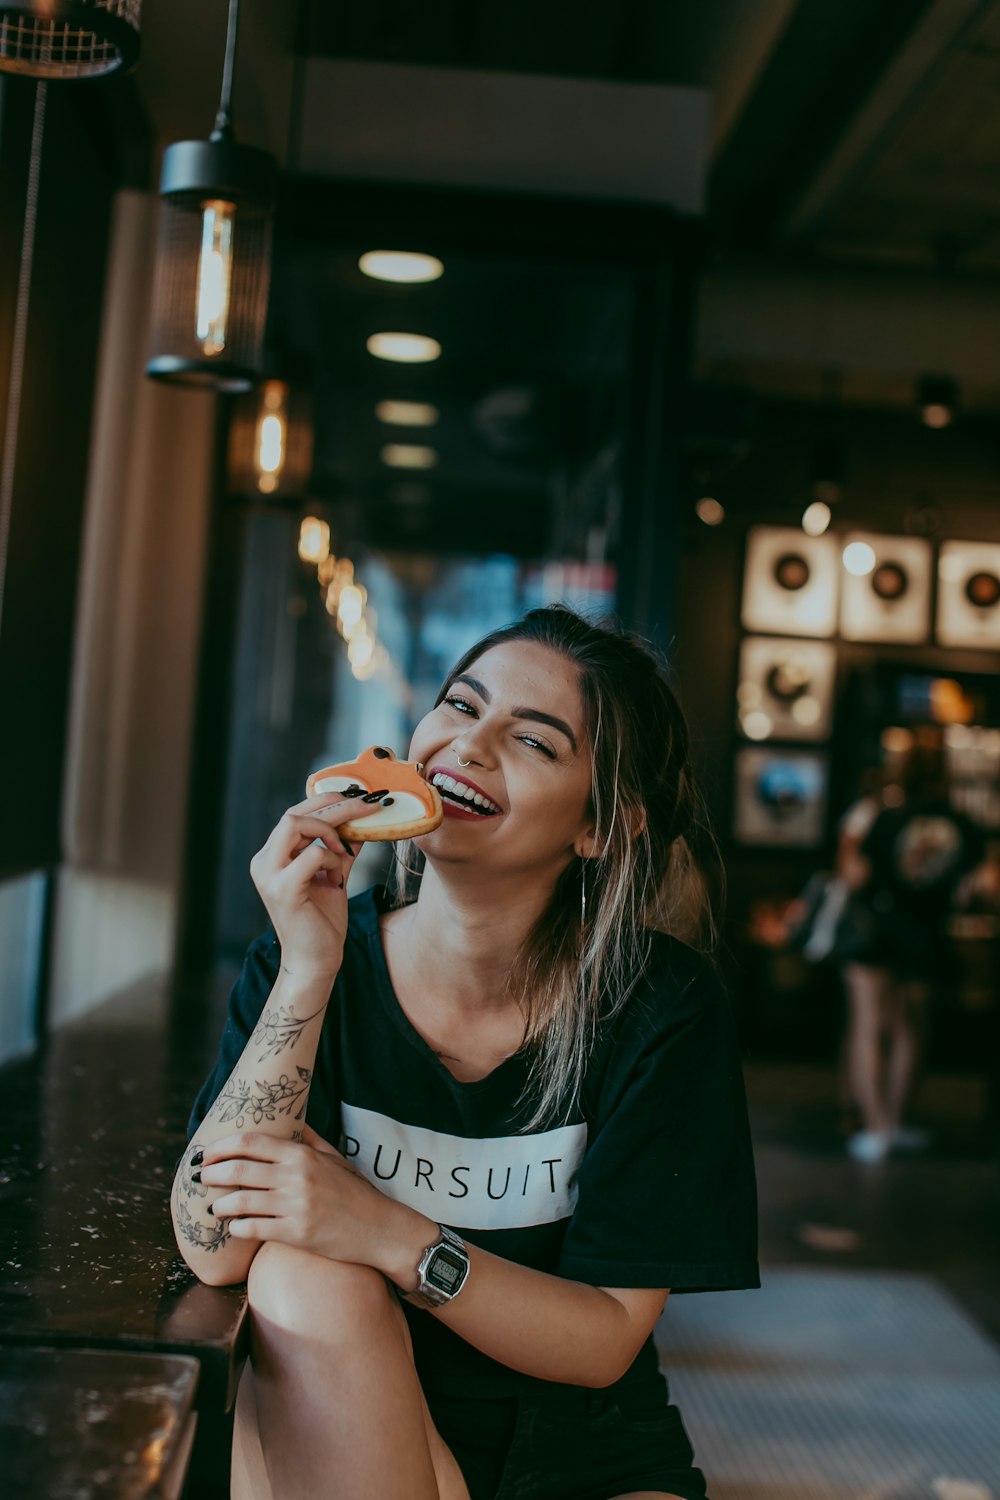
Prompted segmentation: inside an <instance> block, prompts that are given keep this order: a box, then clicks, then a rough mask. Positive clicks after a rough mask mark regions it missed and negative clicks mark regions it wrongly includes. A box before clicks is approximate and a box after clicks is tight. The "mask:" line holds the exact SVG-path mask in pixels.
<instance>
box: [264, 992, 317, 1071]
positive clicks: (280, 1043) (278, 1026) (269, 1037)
mask: <svg viewBox="0 0 1000 1500" xmlns="http://www.w3.org/2000/svg"><path fill="white" fill-rule="evenodd" d="M325 1010H326V1004H325V1003H324V1004H323V1005H321V1006H320V1008H319V1010H314V1011H313V1013H312V1015H311V1016H297V1015H295V1014H294V1012H293V1010H292V1007H291V1006H290V1005H279V1006H278V1013H277V1015H274V1014H273V1013H269V1012H267V1011H265V1012H264V1014H263V1015H262V1016H261V1018H260V1020H259V1021H258V1022H257V1027H256V1030H255V1031H254V1034H253V1041H254V1044H255V1045H256V1046H258V1047H263V1049H264V1050H263V1052H262V1053H261V1054H260V1056H259V1057H258V1059H257V1061H258V1062H263V1061H264V1059H265V1058H267V1057H277V1056H278V1053H279V1052H284V1050H285V1048H286V1047H294V1046H295V1043H296V1042H297V1041H298V1040H299V1038H300V1037H301V1035H302V1033H303V1031H304V1030H305V1028H306V1027H307V1026H308V1025H309V1022H310V1021H315V1019H316V1017H317V1016H321V1015H322V1014H323V1012H324V1011H325Z"/></svg>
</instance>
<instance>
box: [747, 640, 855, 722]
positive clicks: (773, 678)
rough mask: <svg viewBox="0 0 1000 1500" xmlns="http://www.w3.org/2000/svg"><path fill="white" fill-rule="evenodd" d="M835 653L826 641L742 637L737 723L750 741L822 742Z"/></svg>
mask: <svg viewBox="0 0 1000 1500" xmlns="http://www.w3.org/2000/svg"><path fill="white" fill-rule="evenodd" d="M836 667H837V654H836V651H835V649H834V647H833V645H832V644H831V643H830V642H829V641H800V640H790V639H788V638H787V637H782V636H770V635H748V636H746V637H744V640H743V644H742V646H741V647H740V681H739V687H738V689H737V694H736V697H737V719H738V722H739V726H740V729H741V731H742V732H743V734H745V735H746V736H747V738H748V739H752V740H825V739H829V737H830V733H831V727H832V722H833V685H834V676H835V673H836Z"/></svg>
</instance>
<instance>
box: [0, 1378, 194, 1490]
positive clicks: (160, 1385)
mask: <svg viewBox="0 0 1000 1500" xmlns="http://www.w3.org/2000/svg"><path fill="white" fill-rule="evenodd" d="M197 1384H198V1362H197V1360H194V1359H183V1358H178V1356H176V1355H169V1356H164V1355H158V1354H123V1353H112V1352H109V1351H107V1350H94V1349H31V1348H24V1349H0V1473H2V1475H3V1482H4V1485H5V1487H6V1489H7V1490H8V1492H9V1493H10V1494H12V1495H16V1496H29V1495H35V1496H39V1497H42V1496H44V1497H45V1500H91V1497H93V1500H98V1497H100V1500H144V1497H147V1496H161V1497H163V1500H176V1497H177V1496H179V1495H180V1493H181V1490H182V1488H183V1484H184V1473H185V1470H186V1468H187V1459H188V1454H189V1452H190V1444H191V1437H192V1432H193V1421H192V1416H191V1407H192V1401H193V1398H194V1393H195V1389H196V1387H197Z"/></svg>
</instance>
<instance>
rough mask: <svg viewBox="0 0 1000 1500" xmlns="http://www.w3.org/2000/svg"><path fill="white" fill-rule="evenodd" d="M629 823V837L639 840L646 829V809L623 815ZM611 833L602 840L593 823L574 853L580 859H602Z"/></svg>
mask: <svg viewBox="0 0 1000 1500" xmlns="http://www.w3.org/2000/svg"><path fill="white" fill-rule="evenodd" d="M622 815H623V816H624V818H625V819H626V821H627V823H628V831H629V837H630V838H631V839H637V838H638V837H639V835H640V834H641V833H642V832H643V830H644V829H645V827H646V822H647V818H646V809H645V808H644V807H633V808H631V809H630V810H629V811H628V812H623V814H622ZM610 838H611V835H610V833H609V834H608V835H607V836H606V837H604V838H601V837H600V836H599V835H598V832H597V828H596V826H595V825H594V824H593V823H591V824H590V825H589V826H588V827H587V828H584V829H583V830H582V832H581V833H580V835H579V837H578V838H577V840H576V842H575V843H574V845H573V852H574V853H575V854H576V855H577V857H578V858H579V859H600V857H601V855H602V854H603V853H604V852H605V850H606V849H607V847H608V843H609V841H610Z"/></svg>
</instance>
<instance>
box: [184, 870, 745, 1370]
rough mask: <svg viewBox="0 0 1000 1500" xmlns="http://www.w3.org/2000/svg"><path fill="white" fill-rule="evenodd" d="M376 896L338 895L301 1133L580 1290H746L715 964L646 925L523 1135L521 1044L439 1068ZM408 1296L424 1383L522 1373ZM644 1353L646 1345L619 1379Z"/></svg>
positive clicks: (198, 1109) (741, 1153)
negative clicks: (474, 1070)
mask: <svg viewBox="0 0 1000 1500" xmlns="http://www.w3.org/2000/svg"><path fill="white" fill-rule="evenodd" d="M384 909H385V906H384V895H383V893H382V892H381V891H379V890H374V891H366V892H365V893H364V894H363V895H360V896H356V897H354V898H353V899H352V901H351V903H350V921H349V927H348V935H347V942H346V945H345V950H344V961H343V964H342V966H341V970H340V973H339V975H338V977H337V981H336V984H335V985H334V989H333V994H332V998H331V1002H330V1007H329V1010H328V1012H327V1015H326V1017H325V1019H324V1023H323V1030H322V1033H321V1036H320V1043H319V1048H318V1051H317V1057H316V1066H315V1070H314V1075H313V1080H312V1088H311V1092H310V1095H309V1105H308V1120H309V1124H310V1125H311V1126H312V1127H313V1129H314V1130H316V1131H318V1132H319V1134H320V1135H321V1136H323V1137H324V1138H325V1139H327V1140H328V1141H330V1142H331V1143H332V1144H334V1145H339V1147H340V1149H341V1150H342V1151H343V1152H344V1153H345V1155H347V1156H348V1157H349V1158H350V1159H351V1160H353V1163H354V1165H355V1166H356V1167H357V1168H358V1169H359V1170H360V1171H361V1172H362V1173H363V1174H364V1175H365V1176H366V1177H367V1178H368V1179H369V1180H370V1181H372V1182H374V1183H375V1185H376V1186H377V1187H379V1188H380V1189H381V1191H383V1192H385V1193H387V1194H389V1195H390V1196H391V1197H393V1198H396V1199H399V1200H401V1201H402V1202H404V1203H408V1204H410V1205H411V1206H412V1207H414V1208H417V1209H419V1210H420V1211H421V1212H422V1213H425V1214H427V1215H428V1217H429V1218H432V1219H436V1220H437V1221H438V1222H440V1223H444V1224H448V1225H449V1226H450V1227H452V1228H454V1229H456V1230H457V1231H458V1232H459V1233H460V1234H461V1235H462V1236H463V1237H464V1238H466V1239H468V1240H469V1241H470V1242H471V1243H473V1244H476V1245H479V1246H481V1247H482V1248H483V1249H487V1250H489V1251H491V1252H492V1253H494V1254H496V1255H500V1256H503V1257H504V1258H505V1259H508V1260H512V1261H516V1262H518V1263H519V1264H521V1265H525V1266H531V1267H533V1268H535V1269H537V1270H542V1271H548V1272H551V1273H553V1274H555V1275H558V1276H563V1277H566V1278H568V1279H570V1280H574V1281H581V1282H585V1283H587V1284H589V1285H592V1286H610V1287H669V1288H671V1290H672V1292H678V1291H708V1290H713V1289H723V1288H737V1287H756V1286H759V1284H760V1282H759V1276H758V1269H757V1214H756V1207H757V1205H756V1184H755V1179H754V1167H753V1157H752V1152H751V1145H750V1133H749V1128H748V1124H747V1112H746V1100H745V1095H744V1087H743V1075H742V1069H741V1066H740V1055H739V1047H738V1043H737V1040H736V1035H735V1029H734V1026H733V1023H732V1019H731V1016H730V1012H729V1007H728V1004H727V1001H726V999H725V996H724V994H723V992H722V990H721V988H720V986H719V984H718V981H717V980H716V978H715V975H714V973H713V971H712V969H711V967H710V965H709V964H708V963H707V962H706V961H705V960H704V959H702V958H701V957H699V955H697V954H696V953H694V952H693V951H692V950H691V949H689V948H687V947H685V946H684V944H682V943H680V942H678V941H676V940H675V939H672V938H668V937H664V936H662V935H657V936H656V937H655V939H654V949H653V960H652V963H651V965H650V967H649V971H648V974H647V976H646V978H645V979H644V980H643V981H642V983H641V984H640V985H639V987H638V988H637V989H636V990H635V991H634V993H633V994H632V995H631V996H630V998H629V1000H628V1001H627V1003H626V1004H625V1005H624V1006H623V1007H621V1009H620V1010H619V1012H618V1014H617V1015H615V1016H613V1017H611V1019H610V1020H609V1021H607V1022H606V1023H605V1024H604V1026H603V1027H602V1029H601V1032H600V1035H599V1037H598V1041H597V1044H596V1046H595V1049H594V1051H593V1053H592V1055H591V1058H590V1061H589V1064H588V1067H587V1071H586V1076H585V1081H584V1087H583V1091H582V1096H581V1100H580V1106H579V1108H577V1109H576V1110H575V1111H574V1112H573V1114H572V1116H571V1117H570V1122H569V1123H568V1124H562V1125H555V1126H551V1127H548V1128H544V1127H543V1128H542V1129H540V1130H537V1129H536V1130H534V1131H532V1132H530V1133H520V1128H521V1127H523V1126H524V1125H525V1124H526V1123H527V1121H528V1120H529V1119H530V1116H531V1112H532V1111H531V1107H530V1103H529V1101H528V1100H526V1099H525V1098H524V1097H523V1096H524V1090H525V1084H526V1080H527V1076H528V1066H529V1064H528V1058H527V1056H526V1055H525V1054H524V1053H517V1054H515V1055H514V1056H513V1057H510V1058H508V1059H507V1060H506V1061H505V1062H503V1063H501V1064H500V1066H499V1067H497V1068H496V1069H494V1071H493V1072H492V1073H490V1074H489V1075H488V1076H487V1077H486V1078H483V1079H481V1080H479V1081H478V1082H475V1083H461V1082H459V1081H458V1080H457V1079H456V1078H454V1077H453V1076H452V1074H451V1073H450V1072H449V1071H448V1069H447V1068H446V1067H445V1066H444V1064H443V1063H442V1062H441V1060H440V1058H438V1057H437V1056H436V1055H435V1053H434V1052H433V1051H432V1050H431V1048H430V1047H429V1046H428V1045H427V1043H426V1042H425V1041H424V1039H423V1038H422V1037H421V1036H420V1034H419V1032H417V1031H416V1030H415V1028H414V1027H413V1026H412V1025H411V1024H410V1022H409V1020H408V1019H407V1017H406V1015H405V1013H404V1012H403V1010H402V1008H401V1007H400V1004H399V1001H398V1000H397V998H396V996H395V994H394V992H393V989H392V985H391V983H390V979H389V972H388V969H387V966H386V961H385V955H384V952H383V949H382V942H381V937H380V932H379V915H380V912H381V911H383V910H384ZM278 965H279V950H278V944H277V939H276V938H275V937H274V935H273V934H270V935H268V936H266V937H263V938H260V939H258V940H257V942H255V943H254V944H253V945H252V946H251V948H250V950H249V952H248V954H247V957H246V961H245V963H244V967H243V971H242V974H241V975H240V977H239V979H238V980H237V983H236V985H235V987H234V989H233V992H232V995H231V997H230V1002H229V1016H228V1020H227V1022H226V1028H225V1031H224V1034H223V1038H222V1045H221V1049H220V1052H219V1057H218V1061H217V1063H216V1066H215V1069H214V1070H213V1072H212V1074H211V1076H210V1077H209V1079H208V1080H207V1082H206V1083H205V1085H204V1087H203V1088H202V1090H201V1092H200V1094H199V1095H198V1099H197V1101H196V1103H195V1106H194V1109H193V1111H192V1115H191V1121H190V1127H189V1128H190V1132H191V1134H192V1135H193V1134H194V1132H195V1130H196V1129H197V1126H198V1124H199V1122H200V1121H201V1120H202V1119H203V1118H204V1116H205V1115H206V1114H207V1112H208V1110H209V1109H210V1107H211V1105H212V1103H213V1101H214V1100H215V1098H216V1097H217V1095H218V1094H219V1093H220V1092H221V1090H222V1089H223V1087H224V1085H225V1083H226V1081H227V1079H228V1078H229V1075H230V1073H231V1071H232V1069H233V1067H234V1066H235V1064H236V1062H237V1061H238V1059H239V1057H240V1055H241V1054H242V1052H243V1049H244V1047H245V1046H246V1043H247V1039H248V1037H249V1036H250V1035H251V1033H252V1032H253V1030H254V1027H255V1025H256V1022H257V1019H258V1017H259V1015H260V1012H261V1009H262V1008H263V1005H264V1002H265V1001H266V999H267V997H268V995H269V993H270V991H271V989H272V987H273V985H274V981H275V978H276V976H277V973H278ZM245 1124H246V1126H247V1127H248V1128H252V1125H253V1121H252V1120H251V1119H250V1118H249V1117H248V1118H247V1119H246V1122H245ZM234 1128H240V1126H239V1123H238V1122H234ZM405 1311H406V1313H407V1317H408V1318H409V1321H410V1326H411V1330H412V1333H413V1340H414V1352H415V1358H416V1362H417V1368H418V1370H419V1372H420V1375H421V1378H422V1380H423V1382H424V1384H425V1386H426V1387H427V1388H428V1389H439V1390H457V1391H465V1392H470V1391H472V1390H477V1391H479V1392H481V1393H482V1394H491V1395H492V1394H503V1393H508V1392H511V1391H514V1390H517V1389H520V1388H523V1386H524V1384H525V1382H526V1377H524V1376H522V1375H519V1374H517V1373H515V1372H514V1371H512V1370H510V1369H508V1368H507V1367H505V1366H503V1365H500V1364H498V1363H496V1362H495V1361H494V1360H491V1359H489V1358H488V1357H487V1356H486V1355H484V1354H482V1353H481V1352H479V1351H478V1350H476V1349H474V1348H473V1347H472V1346H471V1345H469V1344H467V1343H465V1341H464V1340H462V1339H460V1338H459V1337H458V1336H457V1335H456V1334H455V1333H453V1332H452V1331H451V1330H450V1329H448V1328H447V1327H445V1326H444V1325H443V1324H442V1323H440V1322H438V1320H437V1319H436V1318H434V1317H433V1316H432V1315H431V1314H428V1313H427V1312H424V1311H421V1310H420V1309H417V1308H412V1307H410V1306H409V1305H406V1307H405ZM650 1368H655V1353H654V1351H653V1349H652V1342H651V1341H650V1342H649V1343H648V1344H647V1346H646V1348H645V1349H644V1350H643V1352H642V1354H641V1355H640V1357H639V1359H638V1360H637V1361H636V1363H635V1365H634V1366H633V1367H632V1370H631V1371H630V1372H629V1376H627V1377H625V1378H626V1379H628V1378H630V1377H633V1378H636V1377H638V1376H639V1375H641V1374H643V1373H644V1372H647V1371H648V1370H649V1369H650ZM529 1383H530V1382H529Z"/></svg>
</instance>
